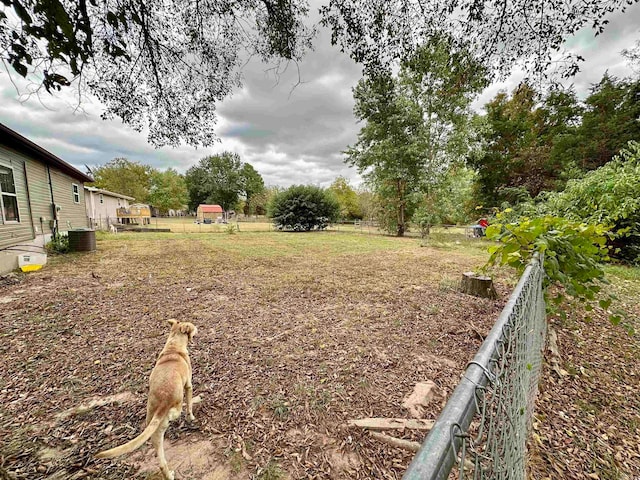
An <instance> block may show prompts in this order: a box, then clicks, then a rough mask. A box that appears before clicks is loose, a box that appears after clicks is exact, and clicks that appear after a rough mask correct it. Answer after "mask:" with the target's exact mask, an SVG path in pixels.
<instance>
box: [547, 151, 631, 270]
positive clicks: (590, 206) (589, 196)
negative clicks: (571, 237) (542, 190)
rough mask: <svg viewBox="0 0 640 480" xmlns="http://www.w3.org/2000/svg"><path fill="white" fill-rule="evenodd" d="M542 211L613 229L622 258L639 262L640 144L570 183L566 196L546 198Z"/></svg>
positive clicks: (556, 194)
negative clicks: (600, 224)
mask: <svg viewBox="0 0 640 480" xmlns="http://www.w3.org/2000/svg"><path fill="white" fill-rule="evenodd" d="M538 209H539V211H541V212H544V213H549V214H553V215H561V216H565V217H567V218H568V219H571V220H574V221H584V222H587V223H591V224H598V223H603V224H605V225H608V226H610V227H612V231H613V233H614V234H615V235H616V236H617V237H618V238H617V240H616V241H615V244H616V246H618V247H620V248H621V252H620V254H621V256H622V257H623V258H625V259H626V260H629V261H634V262H637V261H638V260H639V259H640V143H638V142H629V145H628V147H627V148H625V149H623V150H621V151H620V154H619V155H617V156H615V157H614V159H613V160H612V161H611V162H609V163H607V164H606V165H604V166H602V167H600V168H598V169H597V170H593V171H591V172H589V173H587V174H586V175H585V176H584V177H583V178H581V179H577V180H571V181H569V183H568V184H567V187H566V188H565V190H564V191H563V192H560V193H551V194H548V195H545V196H544V197H543V198H541V199H540V203H539V205H538ZM616 253H617V252H614V254H616Z"/></svg>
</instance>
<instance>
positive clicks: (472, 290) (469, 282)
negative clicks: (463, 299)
mask: <svg viewBox="0 0 640 480" xmlns="http://www.w3.org/2000/svg"><path fill="white" fill-rule="evenodd" d="M460 291H461V292H462V293H466V294H467V295H473V296H474V297H481V298H490V299H491V300H495V299H497V298H498V292H496V289H495V287H494V286H493V280H491V277H485V276H482V275H476V274H475V273H473V272H465V273H463V274H462V281H461V282H460Z"/></svg>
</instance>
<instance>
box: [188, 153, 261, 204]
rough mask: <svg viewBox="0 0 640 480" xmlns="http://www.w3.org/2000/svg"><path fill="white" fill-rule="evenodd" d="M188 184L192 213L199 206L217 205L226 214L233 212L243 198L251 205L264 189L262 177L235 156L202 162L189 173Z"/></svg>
mask: <svg viewBox="0 0 640 480" xmlns="http://www.w3.org/2000/svg"><path fill="white" fill-rule="evenodd" d="M185 181H186V184H187V189H188V191H189V208H190V209H191V210H195V209H197V208H198V205H200V204H216V205H220V206H221V207H222V208H223V210H225V211H227V210H231V209H233V208H235V207H236V205H238V203H239V200H240V195H244V196H245V197H246V198H247V200H248V201H249V202H248V203H249V205H250V202H251V197H252V196H255V195H257V194H259V193H260V192H261V191H262V190H263V189H264V182H263V181H262V177H261V176H260V174H259V173H258V172H256V170H255V169H254V168H253V167H252V166H251V165H249V164H247V163H242V162H241V161H240V156H239V155H238V154H237V153H232V152H223V153H220V154H217V155H212V156H209V157H205V158H203V159H202V160H200V162H199V163H198V165H194V166H193V167H191V168H190V169H189V170H187V173H186V175H185Z"/></svg>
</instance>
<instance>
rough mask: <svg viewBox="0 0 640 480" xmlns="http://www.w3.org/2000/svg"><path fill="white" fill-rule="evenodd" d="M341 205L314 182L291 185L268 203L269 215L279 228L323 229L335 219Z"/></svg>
mask: <svg viewBox="0 0 640 480" xmlns="http://www.w3.org/2000/svg"><path fill="white" fill-rule="evenodd" d="M339 213H340V207H339V205H338V202H337V201H336V200H335V198H334V197H333V195H331V194H330V193H329V192H327V191H326V190H323V189H322V188H319V187H315V186H313V185H294V186H292V187H289V188H288V189H286V190H284V191H282V192H280V193H278V194H277V195H276V196H275V197H274V198H273V199H272V200H271V202H270V203H269V208H268V214H269V216H270V217H271V218H272V220H273V223H274V225H275V226H276V228H277V229H279V230H288V231H310V230H322V229H324V228H326V227H327V226H329V224H330V223H331V222H335V221H336V220H337V218H338V215H339Z"/></svg>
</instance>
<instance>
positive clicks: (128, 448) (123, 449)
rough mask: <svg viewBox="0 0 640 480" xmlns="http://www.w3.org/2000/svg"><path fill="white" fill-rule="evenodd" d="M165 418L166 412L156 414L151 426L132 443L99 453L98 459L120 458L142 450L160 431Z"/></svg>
mask: <svg viewBox="0 0 640 480" xmlns="http://www.w3.org/2000/svg"><path fill="white" fill-rule="evenodd" d="M165 416H166V412H162V413H161V412H156V413H155V414H154V415H153V418H152V419H151V421H150V422H149V425H147V428H145V429H144V431H143V432H142V433H141V434H140V435H138V436H137V437H136V438H134V439H133V440H131V441H130V442H127V443H125V444H123V445H120V446H119V447H114V448H111V449H109V450H104V451H102V452H100V453H97V454H96V458H113V457H119V456H120V455H124V454H125V453H130V452H133V451H134V450H136V449H138V448H140V447H141V446H142V445H143V444H144V442H146V441H147V440H149V438H151V435H153V434H154V433H155V431H156V430H157V429H158V427H159V426H160V423H162V420H163V419H164V417H165Z"/></svg>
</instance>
